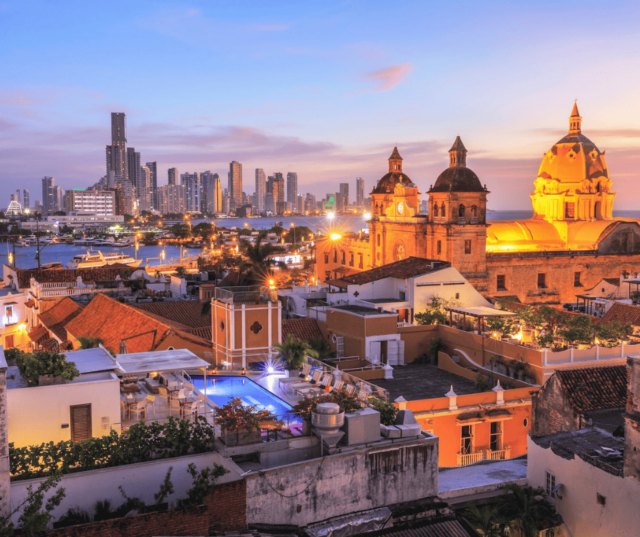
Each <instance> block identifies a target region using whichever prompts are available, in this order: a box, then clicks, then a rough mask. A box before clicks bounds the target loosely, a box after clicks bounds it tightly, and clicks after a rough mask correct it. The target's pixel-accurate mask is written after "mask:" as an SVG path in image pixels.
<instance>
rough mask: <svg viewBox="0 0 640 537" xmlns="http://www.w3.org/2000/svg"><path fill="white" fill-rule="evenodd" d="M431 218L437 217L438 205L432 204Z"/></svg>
mask: <svg viewBox="0 0 640 537" xmlns="http://www.w3.org/2000/svg"><path fill="white" fill-rule="evenodd" d="M433 216H436V217H437V216H438V204H437V203H434V204H433Z"/></svg>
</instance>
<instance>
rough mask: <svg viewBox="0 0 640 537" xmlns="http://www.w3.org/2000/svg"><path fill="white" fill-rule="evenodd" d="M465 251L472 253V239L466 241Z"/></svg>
mask: <svg viewBox="0 0 640 537" xmlns="http://www.w3.org/2000/svg"><path fill="white" fill-rule="evenodd" d="M464 253H465V254H470V253H471V241H469V240H467V241H464Z"/></svg>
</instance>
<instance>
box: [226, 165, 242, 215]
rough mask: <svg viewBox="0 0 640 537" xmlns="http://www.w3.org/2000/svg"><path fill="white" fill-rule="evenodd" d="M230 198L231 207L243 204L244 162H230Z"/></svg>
mask: <svg viewBox="0 0 640 537" xmlns="http://www.w3.org/2000/svg"><path fill="white" fill-rule="evenodd" d="M229 198H230V204H231V207H230V209H232V210H233V209H235V207H240V206H241V205H242V164H240V163H239V162H236V161H235V160H234V161H233V162H231V163H230V164H229ZM234 204H235V206H234Z"/></svg>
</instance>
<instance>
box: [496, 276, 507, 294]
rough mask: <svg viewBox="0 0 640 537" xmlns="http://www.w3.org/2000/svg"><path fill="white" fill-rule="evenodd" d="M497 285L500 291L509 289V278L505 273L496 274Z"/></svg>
mask: <svg viewBox="0 0 640 537" xmlns="http://www.w3.org/2000/svg"><path fill="white" fill-rule="evenodd" d="M496 287H497V288H498V291H506V290H507V278H506V276H505V275H504V274H498V275H497V276H496Z"/></svg>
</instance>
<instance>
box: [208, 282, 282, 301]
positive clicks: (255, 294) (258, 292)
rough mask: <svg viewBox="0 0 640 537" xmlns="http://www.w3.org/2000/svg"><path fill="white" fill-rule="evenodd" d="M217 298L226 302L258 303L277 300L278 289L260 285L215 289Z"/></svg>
mask: <svg viewBox="0 0 640 537" xmlns="http://www.w3.org/2000/svg"><path fill="white" fill-rule="evenodd" d="M215 299H216V300H217V301H219V302H224V303H226V304H257V303H261V302H277V301H278V297H277V291H276V290H275V289H267V288H266V287H261V286H259V285H249V286H240V287H234V288H233V290H231V289H224V288H221V287H217V288H216V289H215Z"/></svg>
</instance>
